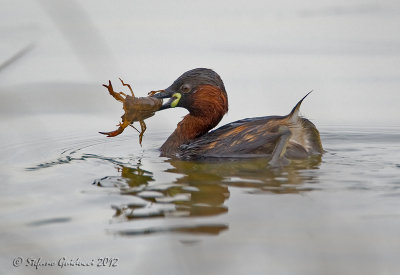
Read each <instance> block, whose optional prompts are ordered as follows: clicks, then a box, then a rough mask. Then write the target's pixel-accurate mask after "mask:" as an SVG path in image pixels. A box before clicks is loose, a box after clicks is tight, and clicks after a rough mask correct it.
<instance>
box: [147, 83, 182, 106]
mask: <svg viewBox="0 0 400 275" xmlns="http://www.w3.org/2000/svg"><path fill="white" fill-rule="evenodd" d="M150 96H151V97H155V98H160V99H164V98H169V100H168V101H167V102H165V103H163V105H162V106H161V108H160V109H159V111H161V110H164V109H169V108H175V107H176V106H177V105H178V103H179V100H180V99H181V97H182V95H181V94H180V93H176V92H175V91H174V90H172V89H170V88H167V89H165V90H160V91H156V92H150Z"/></svg>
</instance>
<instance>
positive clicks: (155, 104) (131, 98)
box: [99, 78, 162, 145]
mask: <svg viewBox="0 0 400 275" xmlns="http://www.w3.org/2000/svg"><path fill="white" fill-rule="evenodd" d="M119 80H121V83H122V85H123V86H126V87H128V88H129V90H130V91H131V94H132V95H127V94H125V93H123V92H115V91H114V89H113V86H112V85H111V81H110V80H109V81H108V85H105V84H104V85H103V86H104V87H106V88H107V89H108V92H109V93H110V95H111V96H113V97H114V98H115V99H116V100H118V101H120V102H122V104H123V108H124V111H125V113H124V114H123V115H122V116H121V118H122V122H120V123H119V124H118V125H117V126H119V127H118V129H117V130H115V131H111V132H99V133H100V134H103V135H107V137H115V136H117V135H119V134H121V133H122V132H123V131H124V129H125V128H126V127H128V126H131V127H133V128H134V129H135V130H136V131H138V132H139V143H140V145H142V140H143V134H144V132H145V131H146V128H147V127H146V124H145V123H144V120H145V119H146V118H149V117H152V116H153V115H154V114H155V112H156V111H158V110H159V109H160V108H161V105H162V100H161V99H157V98H154V97H150V96H149V97H135V94H134V93H133V90H132V87H131V85H129V84H126V83H124V81H123V80H122V79H121V78H120V79H119ZM149 95H152V93H150V94H149ZM135 121H139V123H140V128H141V129H140V131H139V130H138V129H136V128H135V127H134V126H133V122H135Z"/></svg>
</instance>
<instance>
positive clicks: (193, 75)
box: [168, 68, 226, 94]
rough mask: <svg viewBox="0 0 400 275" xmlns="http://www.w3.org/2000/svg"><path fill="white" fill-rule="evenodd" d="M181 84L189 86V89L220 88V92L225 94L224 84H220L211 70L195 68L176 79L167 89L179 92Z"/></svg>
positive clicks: (218, 78)
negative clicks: (209, 86)
mask: <svg viewBox="0 0 400 275" xmlns="http://www.w3.org/2000/svg"><path fill="white" fill-rule="evenodd" d="M183 84H190V86H191V87H198V86H200V85H212V86H216V87H218V88H220V90H221V91H222V92H223V93H225V94H226V91H225V86H224V82H222V79H221V77H220V76H219V75H218V74H217V73H216V72H214V71H213V70H211V69H206V68H197V69H193V70H190V71H187V72H186V73H184V74H182V75H181V76H180V77H178V79H177V80H175V81H174V83H172V85H171V86H170V87H169V88H168V89H171V90H173V91H179V88H180V87H181V86H182V85H183Z"/></svg>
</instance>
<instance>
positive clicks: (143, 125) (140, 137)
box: [139, 120, 147, 146]
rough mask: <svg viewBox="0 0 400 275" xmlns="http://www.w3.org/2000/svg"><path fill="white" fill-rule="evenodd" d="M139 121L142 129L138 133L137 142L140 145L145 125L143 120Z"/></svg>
mask: <svg viewBox="0 0 400 275" xmlns="http://www.w3.org/2000/svg"><path fill="white" fill-rule="evenodd" d="M139 123H140V129H141V130H142V131H141V132H140V134H139V143H140V146H142V140H143V134H144V132H146V129H147V126H146V123H144V121H143V120H140V121H139Z"/></svg>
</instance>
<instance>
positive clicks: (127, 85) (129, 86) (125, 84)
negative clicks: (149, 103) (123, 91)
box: [119, 78, 135, 97]
mask: <svg viewBox="0 0 400 275" xmlns="http://www.w3.org/2000/svg"><path fill="white" fill-rule="evenodd" d="M119 80H121V83H122V85H124V86H126V87H128V88H129V90H130V91H131V94H132V96H133V97H135V94H134V93H133V90H132V87H131V85H129V84H128V83H124V81H123V80H122V79H121V78H119Z"/></svg>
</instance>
